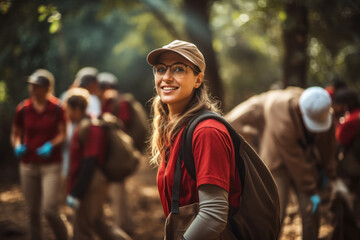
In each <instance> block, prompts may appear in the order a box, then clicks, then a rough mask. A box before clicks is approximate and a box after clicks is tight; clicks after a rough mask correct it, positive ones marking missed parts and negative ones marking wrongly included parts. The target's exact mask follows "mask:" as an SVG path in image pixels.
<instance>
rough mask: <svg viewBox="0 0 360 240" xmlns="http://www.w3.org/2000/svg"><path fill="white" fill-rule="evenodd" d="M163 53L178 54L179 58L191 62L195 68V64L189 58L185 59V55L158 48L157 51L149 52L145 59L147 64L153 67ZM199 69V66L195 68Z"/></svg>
mask: <svg viewBox="0 0 360 240" xmlns="http://www.w3.org/2000/svg"><path fill="white" fill-rule="evenodd" d="M165 52H173V53H177V54H179V55H180V56H182V57H184V58H185V59H187V60H188V61H189V62H191V63H192V64H194V65H195V66H197V64H196V63H194V62H193V60H191V59H190V58H189V57H187V56H186V55H184V54H183V53H181V52H178V51H176V50H173V49H168V48H158V49H155V50H153V51H151V52H150V53H149V54H148V55H147V57H146V60H147V62H148V63H149V64H150V65H151V66H154V65H155V64H156V62H157V59H158V58H159V57H160V55H161V54H163V53H165ZM197 67H199V66H197Z"/></svg>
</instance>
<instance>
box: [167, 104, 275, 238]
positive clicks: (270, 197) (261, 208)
mask: <svg viewBox="0 0 360 240" xmlns="http://www.w3.org/2000/svg"><path fill="white" fill-rule="evenodd" d="M205 119H215V120H217V121H219V122H221V123H223V124H224V125H225V126H226V128H227V130H228V132H229V134H230V136H231V139H232V142H233V145H234V150H235V161H236V167H237V169H238V171H239V176H240V179H241V186H242V193H241V197H240V203H239V207H238V208H237V209H233V208H232V207H231V206H230V211H229V214H228V224H229V225H230V228H231V232H232V233H233V234H234V235H235V236H236V238H237V239H255V240H258V239H261V240H265V239H274V240H276V239H277V238H278V236H279V232H280V202H279V194H278V189H277V186H276V184H275V181H274V179H273V177H272V175H271V173H270V171H269V169H268V168H267V167H266V166H265V164H264V163H263V161H262V160H261V159H260V157H259V156H258V155H257V153H256V152H255V151H254V150H253V148H252V147H251V146H250V145H249V144H248V143H247V142H246V141H245V139H243V137H242V136H240V135H239V134H238V133H237V132H236V131H235V130H234V129H233V128H232V127H231V126H230V124H229V123H228V122H227V121H226V120H225V119H224V118H223V117H221V116H220V115H218V114H216V113H214V112H211V111H204V112H202V113H200V114H199V115H198V116H195V117H194V118H193V119H191V120H190V122H189V123H188V125H187V126H186V128H185V130H184V132H183V136H182V146H181V150H180V153H179V157H178V162H177V165H176V170H175V177H174V186H173V192H172V206H171V207H172V209H171V212H172V213H174V214H176V213H178V210H179V202H178V200H179V191H180V178H181V170H180V160H181V159H183V161H184V165H185V167H186V169H187V171H188V172H189V174H190V175H191V177H192V178H193V179H194V180H195V181H196V172H195V164H194V156H193V154H192V139H193V138H192V136H193V132H194V130H195V128H196V126H197V125H198V124H199V122H201V121H203V120H205Z"/></svg>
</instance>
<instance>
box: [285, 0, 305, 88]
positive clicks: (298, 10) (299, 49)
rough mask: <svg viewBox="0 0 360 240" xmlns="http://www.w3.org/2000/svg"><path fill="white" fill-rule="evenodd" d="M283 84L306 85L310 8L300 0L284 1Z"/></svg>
mask: <svg viewBox="0 0 360 240" xmlns="http://www.w3.org/2000/svg"><path fill="white" fill-rule="evenodd" d="M284 10H285V14H286V20H285V21H284V23H283V43H284V59H283V85H284V87H286V86H288V85H295V86H300V87H306V82H307V70H308V62H309V61H308V54H307V50H306V49H307V46H308V32H309V24H308V8H307V6H305V5H304V4H302V3H301V2H298V1H289V2H285V3H284Z"/></svg>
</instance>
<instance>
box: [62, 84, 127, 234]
mask: <svg viewBox="0 0 360 240" xmlns="http://www.w3.org/2000/svg"><path fill="white" fill-rule="evenodd" d="M89 97H90V95H89V93H88V91H87V90H86V89H82V88H72V89H70V90H69V91H68V92H67V98H66V114H67V116H68V118H69V120H70V121H72V122H73V123H75V124H76V126H77V128H76V129H75V130H74V134H73V137H72V139H71V143H70V170H69V176H68V182H67V194H68V196H67V198H66V203H67V205H69V206H70V207H72V208H73V209H74V210H75V220H74V240H91V239H95V234H96V235H97V236H98V237H99V238H100V239H131V238H130V237H129V236H128V235H127V234H126V233H125V232H123V231H122V230H121V229H118V228H116V227H115V226H112V225H109V224H107V223H106V221H105V217H104V213H103V204H104V203H105V200H106V196H107V194H106V193H107V187H108V181H107V179H106V177H105V175H104V173H103V172H102V171H101V170H100V168H99V166H101V164H102V163H103V162H104V161H105V156H106V149H107V148H106V146H107V141H106V140H107V139H106V135H105V132H104V130H103V129H102V127H101V126H99V125H92V124H91V122H90V125H89V127H88V128H86V138H85V137H81V136H84V135H80V128H79V126H81V125H82V124H83V121H88V120H89V118H90V117H89V116H88V115H86V108H87V104H88V99H89Z"/></svg>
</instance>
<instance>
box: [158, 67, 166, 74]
mask: <svg viewBox="0 0 360 240" xmlns="http://www.w3.org/2000/svg"><path fill="white" fill-rule="evenodd" d="M156 72H158V73H165V72H166V68H165V67H158V68H157V69H156Z"/></svg>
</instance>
